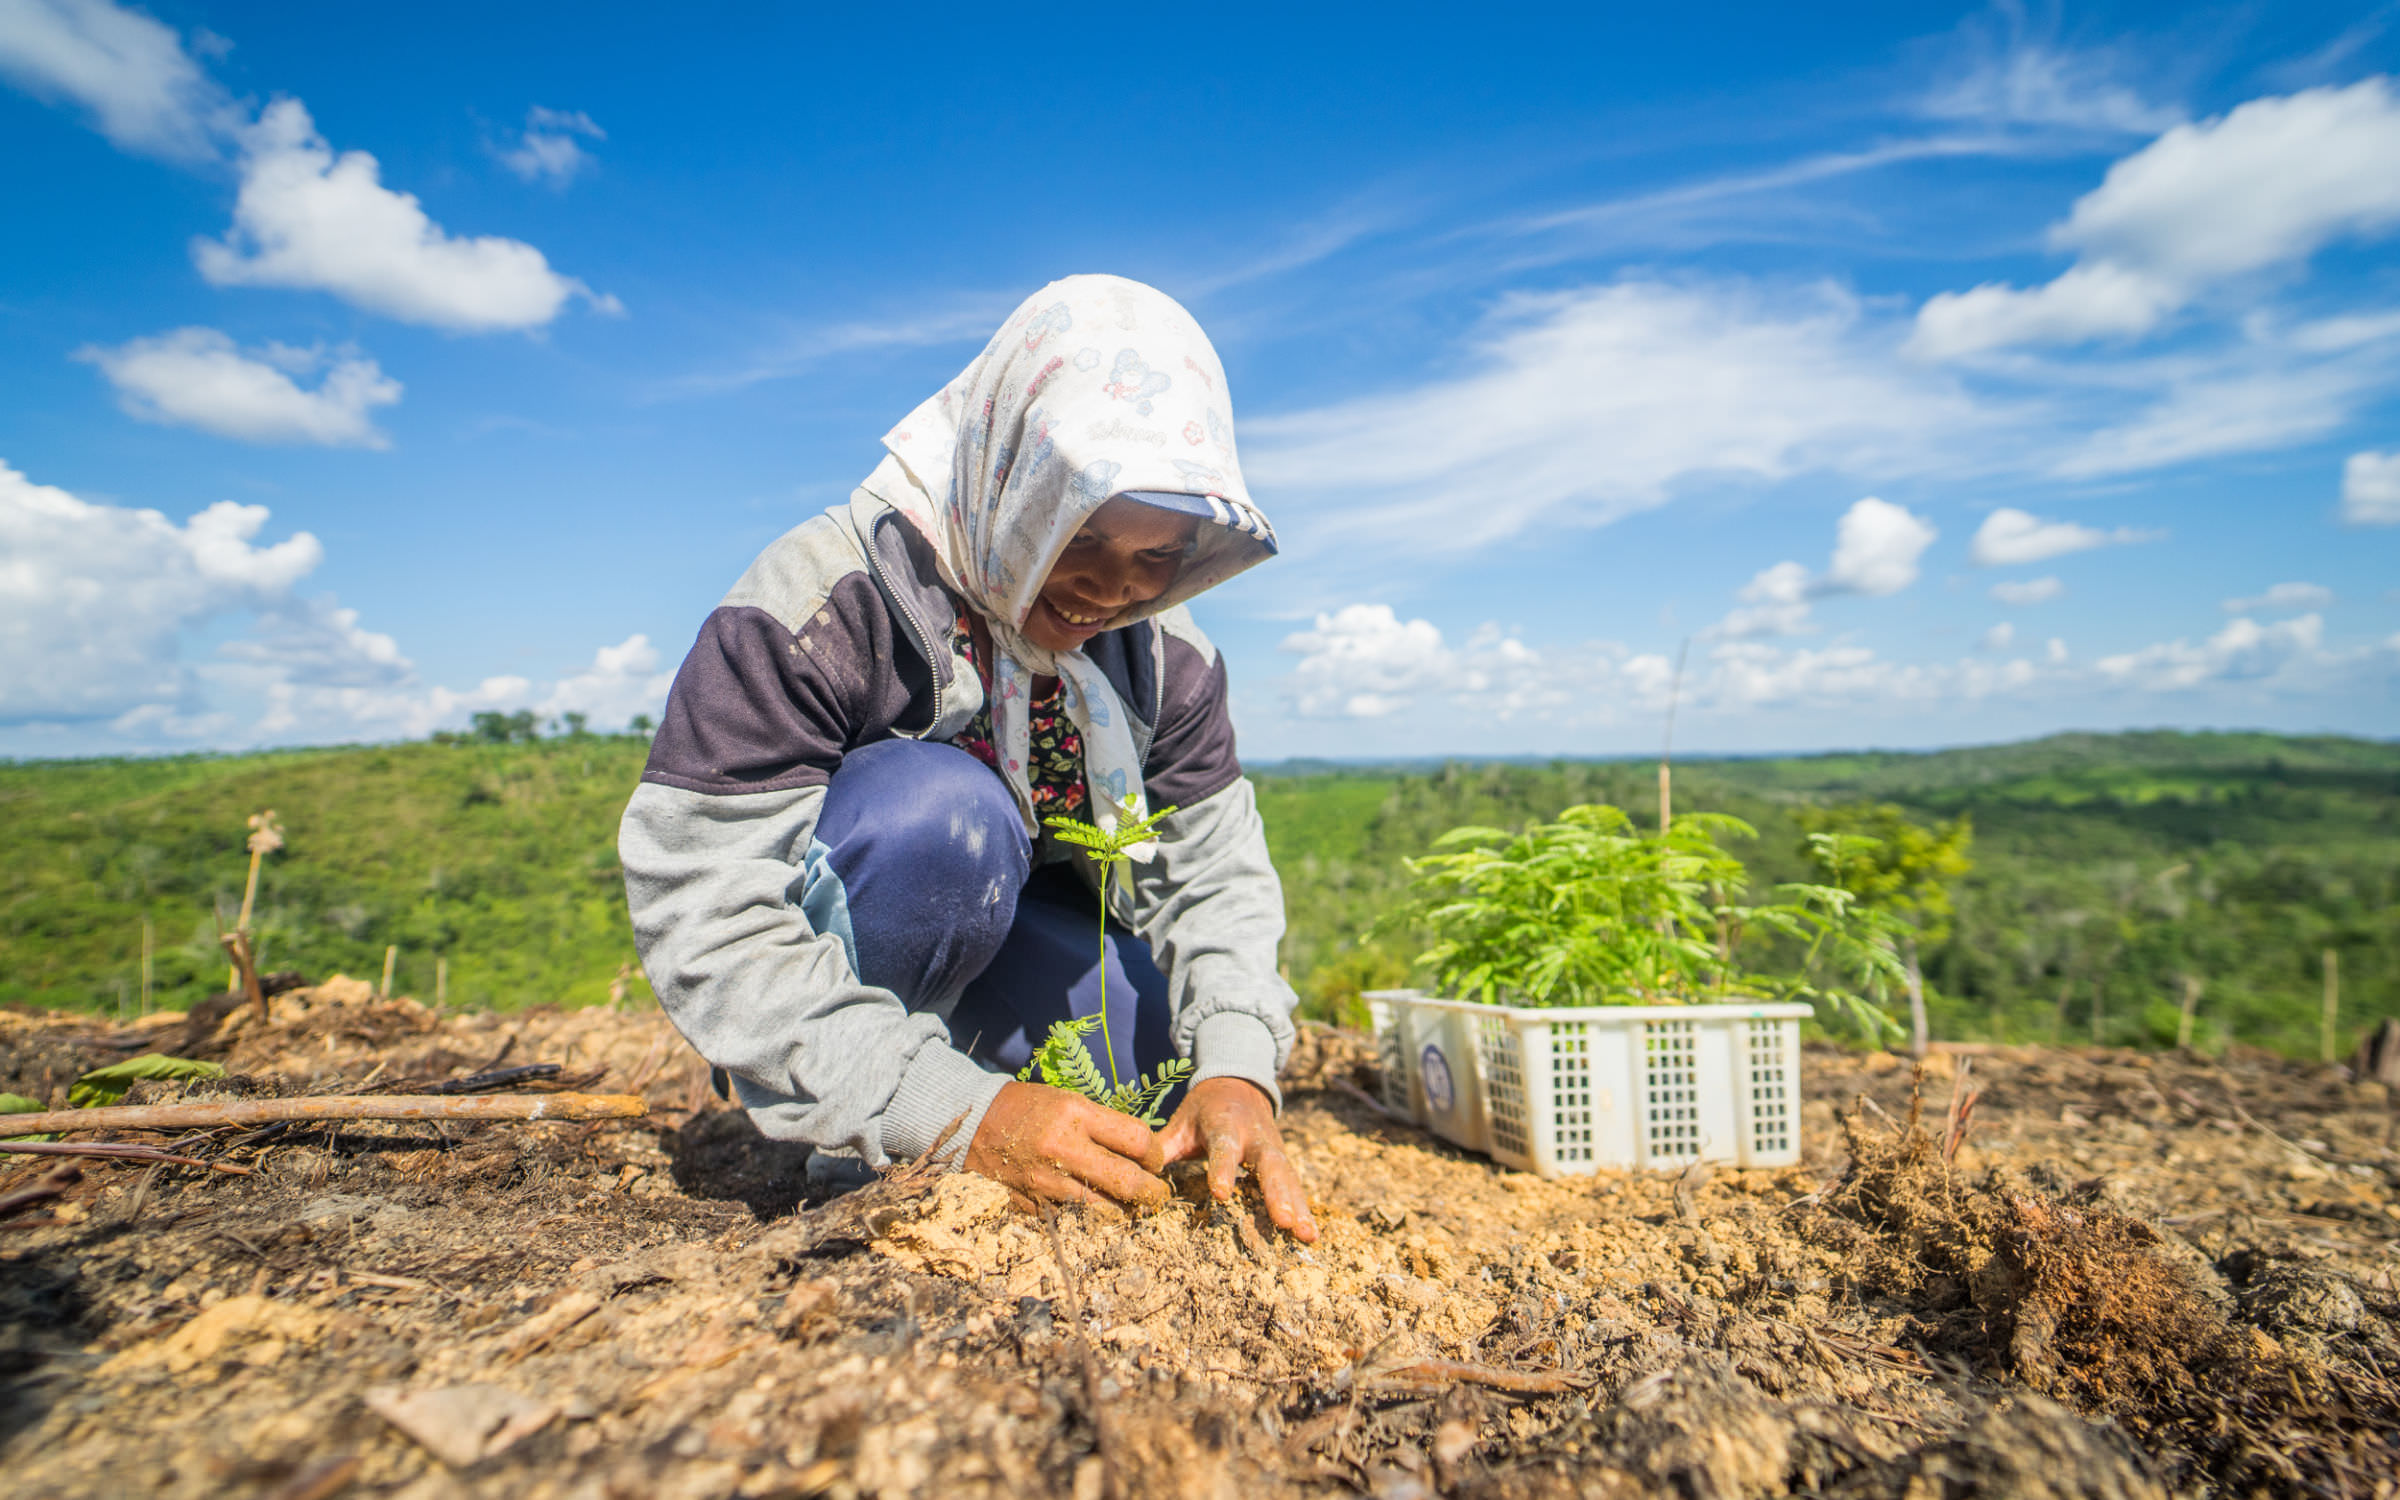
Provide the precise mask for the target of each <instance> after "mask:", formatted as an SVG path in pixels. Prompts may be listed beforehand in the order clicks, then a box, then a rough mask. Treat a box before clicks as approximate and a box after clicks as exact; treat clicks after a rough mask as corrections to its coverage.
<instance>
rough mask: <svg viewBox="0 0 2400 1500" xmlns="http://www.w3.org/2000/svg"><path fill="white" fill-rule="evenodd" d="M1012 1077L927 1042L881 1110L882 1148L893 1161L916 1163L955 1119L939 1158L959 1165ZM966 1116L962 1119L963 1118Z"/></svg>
mask: <svg viewBox="0 0 2400 1500" xmlns="http://www.w3.org/2000/svg"><path fill="white" fill-rule="evenodd" d="M1007 1085H1008V1079H1007V1077H1006V1076H1005V1075H1003V1074H999V1073H987V1072H985V1071H984V1070H983V1069H982V1068H980V1067H978V1066H977V1065H976V1064H975V1063H974V1062H973V1061H972V1060H970V1059H969V1058H968V1057H967V1055H966V1054H965V1053H963V1052H960V1051H959V1050H958V1049H957V1048H956V1047H952V1046H950V1045H948V1044H947V1043H944V1042H940V1041H928V1042H927V1043H926V1044H925V1045H924V1046H922V1047H919V1048H918V1049H917V1055H916V1056H915V1057H913V1058H911V1059H910V1060H909V1064H908V1071H907V1072H905V1073H903V1074H901V1075H900V1087H899V1088H897V1089H895V1090H893V1091H892V1102H891V1103H890V1104H887V1105H885V1106H884V1110H883V1152H884V1155H886V1156H888V1157H891V1158H892V1159H893V1160H895V1161H913V1160H915V1159H916V1158H918V1157H920V1156H923V1155H924V1154H925V1153H926V1152H928V1151H930V1150H932V1149H933V1142H934V1138H935V1137H936V1136H938V1135H940V1134H941V1133H942V1131H943V1130H944V1129H946V1128H947V1127H948V1126H949V1124H950V1122H951V1121H952V1120H958V1121H959V1126H958V1129H957V1130H956V1131H954V1132H953V1133H952V1134H951V1136H950V1139H949V1140H948V1142H946V1143H945V1144H944V1145H943V1147H942V1155H941V1159H942V1160H943V1161H945V1162H947V1163H949V1164H950V1165H952V1166H956V1165H957V1164H958V1163H959V1162H960V1161H961V1160H962V1159H964V1158H965V1156H966V1154H967V1143H968V1142H970V1141H972V1140H974V1139H975V1131H976V1128H977V1127H978V1126H980V1125H982V1124H983V1114H984V1111H985V1110H988V1109H990V1108H991V1107H992V1101H993V1100H994V1099H996V1098H998V1097H999V1096H1000V1090H1001V1089H1003V1088H1005V1087H1007ZM961 1116H964V1118H963V1119H961V1118H960V1117H961Z"/></svg>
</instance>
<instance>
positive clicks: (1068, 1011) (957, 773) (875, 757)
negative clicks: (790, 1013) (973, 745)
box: [801, 740, 1175, 1080]
mask: <svg viewBox="0 0 2400 1500" xmlns="http://www.w3.org/2000/svg"><path fill="white" fill-rule="evenodd" d="M1032 855H1033V850H1032V845H1031V843H1030V841H1029V840H1028V839H1027V838H1026V835H1025V824H1024V820H1023V819H1022V818H1020V817H1019V816H1018V813H1017V805H1016V802H1015V801H1014V800H1013V799H1012V798H1011V797H1010V796H1009V793H1008V788H1007V787H1006V786H1004V785H1003V784H1002V783H1001V781H1000V778H999V776H998V774H997V773H995V772H994V771H993V770H992V769H991V768H990V767H989V766H986V765H985V764H984V763H983V762H981V761H979V760H977V759H976V758H975V757H974V756H972V755H969V754H968V753H967V752H966V751H964V750H961V749H959V748H958V747H957V746H955V745H937V744H928V743H925V742H923V741H920V740H885V741H882V742H880V743H877V744H873V745H866V746H862V747H860V748H859V749H856V750H853V751H851V752H850V753H849V754H848V755H846V756H844V757H843V759H842V764H841V767H840V768H839V769H838V770H836V771H835V772H834V774H833V780H832V784H831V785H829V786H828V787H827V788H826V791H825V805H824V809H823V811H822V812H821V814H820V815H819V817H818V821H817V837H816V843H815V844H814V845H813V846H812V847H811V848H810V850H809V853H808V859H807V866H806V870H805V873H804V879H803V885H802V896H801V908H802V910H803V911H804V912H805V913H806V914H807V916H808V917H809V920H810V924H811V925H812V926H813V927H814V928H815V929H816V930H817V931H818V932H833V933H837V934H839V935H840V936H841V938H842V940H843V943H844V945H845V946H846V947H847V948H848V949H849V953H850V964H851V968H852V969H853V971H854V972H856V973H857V974H858V976H859V977H860V978H861V979H863V980H865V981H866V982H867V983H869V984H872V985H877V986H880V987H881V988H884V989H888V990H890V991H891V992H892V993H894V994H896V995H898V996H899V997H900V999H901V1000H902V1002H903V1003H905V1004H906V1005H907V1006H908V1007H909V1009H911V1010H929V1011H932V1012H933V1013H934V1014H936V1015H943V1016H945V1018H946V1020H947V1022H948V1024H949V1027H950V1036H951V1040H952V1041H953V1042H954V1043H955V1044H956V1045H957V1046H958V1047H959V1049H960V1050H961V1051H963V1052H965V1053H966V1054H967V1055H968V1056H970V1057H972V1058H974V1059H975V1060H976V1061H978V1062H981V1063H983V1064H985V1065H986V1066H987V1067H994V1068H998V1069H1001V1070H1004V1071H1006V1072H1009V1073H1015V1072H1016V1071H1017V1070H1018V1069H1020V1068H1022V1067H1024V1066H1025V1064H1026V1062H1027V1061H1028V1060H1029V1059H1031V1057H1032V1056H1033V1051H1034V1049H1035V1048H1036V1047H1039V1046H1040V1045H1041V1042H1042V1038H1043V1037H1044V1036H1046V1035H1047V1034H1048V1033H1049V1030H1050V1026H1051V1023H1053V1022H1055V1021H1062V1020H1066V1019H1068V1018H1069V1017H1077V1016H1088V1015H1092V1014H1094V1013H1095V1012H1097V1011H1098V1010H1099V1008H1100V997H1101V984H1100V976H1101V971H1102V964H1103V962H1104V961H1105V963H1106V967H1107V975H1108V1032H1109V1039H1110V1042H1111V1044H1112V1046H1113V1051H1114V1056H1115V1062H1116V1072H1117V1076H1118V1077H1119V1078H1122V1079H1128V1080H1130V1079H1132V1078H1133V1077H1135V1076H1136V1075H1138V1074H1141V1073H1145V1072H1148V1071H1149V1070H1150V1069H1152V1068H1155V1067H1157V1066H1158V1065H1159V1064H1160V1063H1162V1062H1165V1061H1167V1060H1169V1059H1171V1058H1173V1057H1174V1056H1175V1049H1174V1043H1173V1041H1172V1039H1171V1036H1170V1034H1169V1026H1170V1022H1171V1020H1172V1015H1171V1012H1170V1010H1169V1005H1168V998H1167V980H1166V976H1165V975H1164V974H1161V973H1160V972H1159V970H1158V966H1157V964H1155V963H1154V962H1152V960H1151V957H1150V947H1149V945H1148V944H1147V943H1144V942H1143V941H1142V940H1141V939H1140V938H1138V937H1135V936H1134V935H1133V934H1132V933H1130V932H1128V931H1126V930H1125V929H1124V928H1122V927H1119V926H1117V925H1116V924H1115V923H1113V922H1112V923H1110V924H1108V926H1107V929H1106V933H1107V935H1106V939H1105V945H1104V943H1103V939H1102V927H1101V921H1100V901H1099V897H1097V896H1095V895H1094V894H1093V893H1092V891H1091V890H1090V888H1089V887H1087V886H1085V885H1084V884H1083V882H1082V881H1081V880H1079V879H1078V878H1077V877H1076V875H1075V873H1074V871H1073V870H1072V869H1070V868H1069V867H1068V866H1066V865H1063V864H1053V865H1048V866H1045V867H1043V868H1041V869H1038V870H1036V869H1033V868H1032V867H1031V865H1032ZM1104 946H1105V958H1104V954H1103V948H1104ZM1085 1044H1086V1045H1087V1046H1088V1047H1090V1049H1091V1052H1092V1057H1093V1060H1094V1061H1096V1062H1099V1063H1100V1064H1101V1071H1102V1072H1103V1073H1105V1072H1107V1071H1108V1064H1107V1059H1105V1058H1103V1057H1102V1055H1101V1053H1102V1048H1101V1043H1100V1034H1099V1033H1098V1032H1097V1031H1095V1032H1093V1033H1092V1034H1091V1035H1090V1036H1088V1037H1087V1038H1086V1039H1085Z"/></svg>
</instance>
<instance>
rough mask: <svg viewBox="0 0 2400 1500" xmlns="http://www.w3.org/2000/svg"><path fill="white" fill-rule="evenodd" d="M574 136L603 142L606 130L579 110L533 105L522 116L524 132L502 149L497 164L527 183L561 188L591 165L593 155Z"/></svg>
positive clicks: (606, 135)
mask: <svg viewBox="0 0 2400 1500" xmlns="http://www.w3.org/2000/svg"><path fill="white" fill-rule="evenodd" d="M577 136H583V137H585V138H586V139H589V140H595V141H604V140H607V139H608V132H606V131H604V130H602V129H601V128H600V127H599V126H598V125H595V124H593V123H592V117H591V116H590V115H587V114H585V113H584V112H583V111H582V110H579V109H577V110H562V109H544V108H542V106H540V105H538V104H537V105H535V106H534V107H533V108H532V109H531V110H528V111H527V112H526V115H525V131H524V134H523V135H521V136H519V137H518V139H517V144H516V145H514V146H511V147H510V148H509V149H507V150H506V151H503V152H501V153H500V154H499V155H500V164H501V165H502V166H504V167H506V168H508V169H509V170H510V171H511V172H514V173H516V174H517V175H518V176H519V177H522V178H524V179H525V180H526V181H527V182H547V183H549V184H550V186H552V187H558V188H563V187H565V186H566V185H567V184H568V183H570V182H573V181H574V180H575V178H576V176H577V174H579V173H581V172H582V171H584V170H585V169H586V168H588V167H590V166H591V165H592V154H591V153H590V152H588V151H586V150H584V149H583V145H582V143H581V142H579V141H577V140H576V137H577Z"/></svg>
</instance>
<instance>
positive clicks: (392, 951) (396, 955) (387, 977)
mask: <svg viewBox="0 0 2400 1500" xmlns="http://www.w3.org/2000/svg"><path fill="white" fill-rule="evenodd" d="M399 961H400V945H399V944H398V943H387V944H385V945H384V949H383V983H382V984H381V985H380V986H378V987H377V988H376V991H375V993H376V994H377V995H379V996H381V997H382V998H383V999H386V1000H389V999H391V998H392V965H394V964H396V963H398V962H399Z"/></svg>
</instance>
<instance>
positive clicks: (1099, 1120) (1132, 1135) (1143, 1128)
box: [1076, 1102, 1155, 1161]
mask: <svg viewBox="0 0 2400 1500" xmlns="http://www.w3.org/2000/svg"><path fill="white" fill-rule="evenodd" d="M1076 1116H1077V1118H1076V1124H1078V1125H1080V1126H1081V1127H1082V1128H1083V1133H1084V1134H1085V1135H1087V1136H1089V1137H1090V1138H1091V1139H1092V1140H1094V1141H1096V1142H1098V1143H1099V1144H1101V1145H1103V1146H1106V1147H1107V1148H1108V1149H1109V1150H1111V1151H1114V1152H1115V1153H1116V1154H1117V1155H1119V1156H1122V1157H1125V1158H1128V1159H1129V1160H1132V1161H1140V1160H1142V1159H1143V1158H1145V1157H1147V1156H1148V1155H1150V1153H1151V1151H1152V1150H1154V1149H1155V1146H1154V1143H1153V1141H1152V1139H1151V1135H1150V1127H1149V1126H1147V1125H1144V1124H1143V1123H1142V1122H1141V1121H1139V1120H1137V1119H1135V1118H1134V1117H1133V1116H1131V1115H1125V1114H1119V1113H1117V1111H1115V1110H1113V1109H1108V1108H1105V1107H1103V1106H1101V1105H1098V1104H1092V1103H1089V1102H1085V1103H1084V1106H1083V1108H1081V1109H1079V1110H1077V1111H1076Z"/></svg>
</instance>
